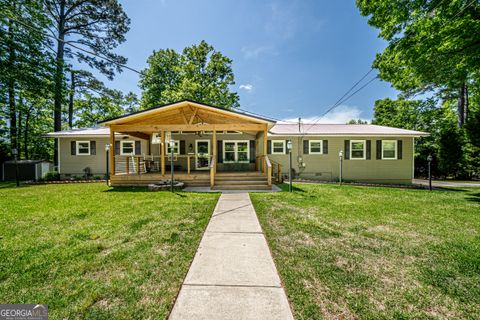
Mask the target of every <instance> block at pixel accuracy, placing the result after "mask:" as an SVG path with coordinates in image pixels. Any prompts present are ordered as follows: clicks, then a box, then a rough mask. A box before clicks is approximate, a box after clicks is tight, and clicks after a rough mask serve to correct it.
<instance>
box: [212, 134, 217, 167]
mask: <svg viewBox="0 0 480 320" xmlns="http://www.w3.org/2000/svg"><path fill="white" fill-rule="evenodd" d="M212 144H213V146H212V156H213V161H214V162H215V166H214V168H213V171H214V172H215V173H217V130H215V129H214V130H213V136H212Z"/></svg>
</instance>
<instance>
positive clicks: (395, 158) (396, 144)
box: [382, 140, 398, 160]
mask: <svg viewBox="0 0 480 320" xmlns="http://www.w3.org/2000/svg"><path fill="white" fill-rule="evenodd" d="M384 142H393V143H395V156H394V157H393V158H385V157H384V156H383V143H384ZM397 159H398V141H397V140H382V160H397Z"/></svg>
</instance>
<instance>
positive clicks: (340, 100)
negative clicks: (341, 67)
mask: <svg viewBox="0 0 480 320" xmlns="http://www.w3.org/2000/svg"><path fill="white" fill-rule="evenodd" d="M444 1H445V0H441V1H439V2H438V3H437V4H436V5H435V6H434V7H433V8H432V9H431V10H430V12H431V11H433V10H435V9H436V8H438V7H439V6H440V5H441V4H442V3H443V2H444ZM476 1H478V0H472V1H471V2H469V3H468V4H467V5H465V6H464V7H463V8H461V9H460V10H459V11H458V12H457V13H456V14H455V15H454V16H453V17H451V18H449V19H447V21H445V23H443V24H442V26H445V25H446V24H447V23H448V21H449V20H453V19H455V18H456V17H457V16H458V15H459V14H461V13H462V12H463V11H465V10H466V9H467V8H468V7H470V6H471V5H472V4H473V3H475V2H476ZM390 59H392V58H390ZM372 70H373V68H371V69H370V70H369V71H368V72H367V73H366V74H365V75H364V76H363V77H362V78H361V79H360V80H359V81H357V82H356V83H355V84H354V85H353V86H352V88H350V89H349V91H347V92H346V93H345V94H344V95H343V96H342V98H343V97H345V96H346V95H347V94H348V93H349V92H350V91H351V90H353V89H354V88H355V87H356V86H357V85H358V84H359V83H360V82H361V81H362V80H363V79H365V77H366V76H367V75H368V74H369V73H370V72H371V71H372ZM375 79H378V76H376V77H375V78H372V79H370V80H369V81H368V82H367V83H366V84H365V85H363V86H362V87H360V88H359V89H358V90H356V91H355V92H353V93H352V94H351V95H349V96H348V97H347V98H346V99H344V100H342V98H340V99H339V100H337V102H336V103H335V104H334V105H333V106H332V107H330V108H329V109H328V110H327V111H326V112H324V113H323V114H322V115H321V116H320V117H319V118H318V119H317V120H315V121H314V122H313V123H312V124H311V126H310V127H308V128H307V129H305V130H304V134H303V135H302V136H304V135H305V133H306V132H307V131H308V130H309V129H310V128H311V127H312V126H314V125H315V124H316V123H318V121H320V120H321V119H322V118H323V117H325V116H326V115H327V114H328V113H330V112H331V111H332V110H333V109H335V108H337V107H338V106H339V105H341V104H342V103H344V102H346V101H347V100H349V99H350V98H351V97H353V96H354V95H355V94H356V93H358V92H359V91H361V90H362V89H363V88H365V87H366V86H368V85H369V84H370V83H372V82H373V81H374V80H375Z"/></svg>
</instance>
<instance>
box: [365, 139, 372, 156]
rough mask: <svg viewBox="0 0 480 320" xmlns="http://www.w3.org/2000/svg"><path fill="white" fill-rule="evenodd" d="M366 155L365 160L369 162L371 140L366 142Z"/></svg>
mask: <svg viewBox="0 0 480 320" xmlns="http://www.w3.org/2000/svg"><path fill="white" fill-rule="evenodd" d="M366 149H367V150H366V151H367V154H366V157H365V159H367V160H371V159H372V140H367V148H366Z"/></svg>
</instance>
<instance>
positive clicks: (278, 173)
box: [255, 155, 283, 183]
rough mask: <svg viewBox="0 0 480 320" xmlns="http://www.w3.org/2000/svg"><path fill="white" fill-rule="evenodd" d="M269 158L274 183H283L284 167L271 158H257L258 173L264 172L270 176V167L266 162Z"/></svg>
mask: <svg viewBox="0 0 480 320" xmlns="http://www.w3.org/2000/svg"><path fill="white" fill-rule="evenodd" d="M267 158H268V162H269V163H270V166H271V172H270V177H271V179H273V181H275V182H277V183H282V182H283V176H282V165H281V164H280V163H278V162H276V161H273V160H271V159H270V158H269V157H267V156H264V155H261V156H256V158H255V169H256V170H258V171H262V172H263V173H264V174H266V175H268V166H267V162H266V159H267Z"/></svg>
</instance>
